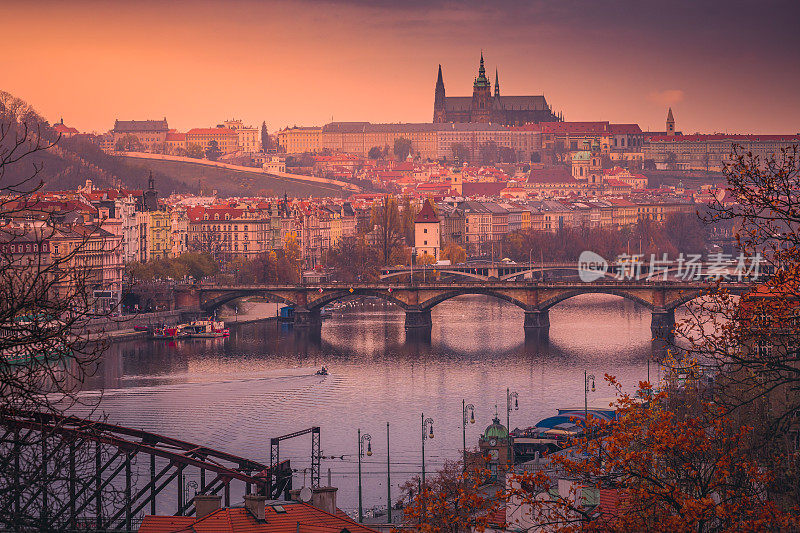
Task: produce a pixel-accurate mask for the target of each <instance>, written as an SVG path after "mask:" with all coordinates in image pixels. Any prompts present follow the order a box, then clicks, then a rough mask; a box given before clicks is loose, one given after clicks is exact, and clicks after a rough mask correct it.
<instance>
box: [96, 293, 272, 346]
mask: <svg viewBox="0 0 800 533" xmlns="http://www.w3.org/2000/svg"><path fill="white" fill-rule="evenodd" d="M240 305H241V310H242V311H243V312H242V313H234V314H233V315H221V316H219V317H218V319H219V320H222V321H224V322H225V325H226V326H235V325H240V324H251V323H253V322H263V321H267V320H276V319H277V309H278V306H277V304H273V303H264V302H243V303H242V304H240ZM189 314H196V313H186V312H182V311H162V312H159V313H146V314H145V313H143V314H140V315H131V316H130V317H125V316H123V317H120V318H118V319H115V320H109V321H106V323H105V324H102V325H101V324H96V325H93V327H90V329H94V328H97V329H98V331H95V332H93V333H91V334H90V335H89V339H90V340H107V341H111V342H118V341H127V340H135V339H145V338H147V337H148V334H147V332H146V331H137V330H136V329H134V326H146V325H149V324H179V323H181V322H188V321H189V318H192V317H189V316H187V315H189ZM193 318H196V317H193ZM120 326H127V327H120Z"/></svg>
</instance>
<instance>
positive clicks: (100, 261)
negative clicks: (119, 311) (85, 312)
mask: <svg viewBox="0 0 800 533" xmlns="http://www.w3.org/2000/svg"><path fill="white" fill-rule="evenodd" d="M48 234H49V235H50V236H49V239H48V241H49V248H50V254H51V258H50V262H51V263H56V262H60V268H61V269H63V270H64V271H66V272H73V271H74V272H76V273H77V274H76V276H75V277H74V278H73V277H72V276H70V275H67V276H64V277H62V278H61V281H60V282H59V283H58V284H56V286H55V287H54V291H55V293H56V294H54V296H55V297H56V298H58V295H59V294H65V293H68V292H69V291H71V290H73V287H74V286H73V284H75V283H86V284H88V285H89V286H90V287H93V292H92V295H93V296H94V298H95V299H94V301H93V302H92V306H93V308H94V309H95V310H96V311H98V312H108V311H109V310H111V309H112V308H113V307H114V306H115V305H116V304H117V303H118V302H119V301H120V299H121V298H122V277H123V268H124V265H123V262H122V249H121V246H120V245H121V241H122V238H121V237H119V236H117V235H114V234H113V233H111V232H109V231H106V230H104V229H103V228H101V227H99V226H96V225H92V224H87V225H84V224H59V225H57V226H54V227H53V228H52V231H51V232H49V233H48Z"/></svg>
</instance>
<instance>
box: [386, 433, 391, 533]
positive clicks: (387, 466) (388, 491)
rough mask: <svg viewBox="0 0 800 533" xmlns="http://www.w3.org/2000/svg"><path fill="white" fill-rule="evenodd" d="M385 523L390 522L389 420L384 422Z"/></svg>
mask: <svg viewBox="0 0 800 533" xmlns="http://www.w3.org/2000/svg"><path fill="white" fill-rule="evenodd" d="M386 523H387V524H391V523H392V463H391V461H390V460H389V422H386Z"/></svg>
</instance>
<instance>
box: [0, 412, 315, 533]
mask: <svg viewBox="0 0 800 533" xmlns="http://www.w3.org/2000/svg"><path fill="white" fill-rule="evenodd" d="M0 426H2V431H5V432H6V436H8V435H14V436H17V437H19V436H20V433H21V432H25V434H24V435H25V438H21V437H20V438H14V440H13V445H12V446H10V447H9V449H8V450H6V451H8V452H10V453H9V455H8V456H6V457H3V458H0V462H3V463H6V464H9V463H10V462H11V461H16V463H18V462H19V457H20V453H18V452H19V451H20V450H19V447H20V446H24V445H26V444H25V443H26V440H28V439H27V437H28V436H30V435H37V434H38V435H39V437H38V439H34V440H33V442H35V443H36V444H35V445H36V446H41V450H40V451H38V450H37V451H38V452H39V453H41V464H40V465H37V468H38V470H37V472H36V473H37V475H38V474H41V479H42V480H44V481H43V482H42V484H41V486H39V487H25V488H23V487H21V479H20V478H19V466H18V465H15V466H16V468H10V469H7V470H8V471H11V472H13V473H16V474H17V477H16V479H14V480H12V482H13V481H16V483H15V487H17V488H16V489H15V491H14V493H13V497H11V498H8V501H6V502H0V505H6V506H9V508H8V509H7V510H8V511H13V512H14V513H15V514H21V513H24V512H25V511H27V510H28V508H30V507H31V506H34V505H40V506H41V509H42V524H43V525H46V526H47V529H48V530H49V529H53V530H56V529H62V530H63V529H78V528H86V527H91V528H94V529H98V530H123V531H134V530H135V527H134V521H135V517H137V516H140V514H141V513H143V512H149V514H156V511H157V506H156V503H157V500H158V498H159V495H161V494H162V493H164V492H166V491H167V489H168V487H169V486H170V484H176V485H177V489H178V494H177V507H176V509H175V512H174V513H173V514H175V515H192V514H194V503H193V500H192V498H190V497H188V490H187V487H185V486H184V484H185V476H186V471H187V470H188V469H190V468H191V469H194V472H199V479H200V483H199V486H198V487H196V488H197V490H196V493H197V494H219V493H220V492H222V493H223V498H224V504H225V505H226V506H229V505H230V503H231V502H230V498H231V484H232V482H234V481H238V482H242V483H244V485H245V493H246V494H250V493H252V492H255V493H257V494H262V495H265V496H267V497H269V498H271V499H278V498H280V496H281V493H286V494H288V491H289V489H290V488H291V480H292V469H291V466H290V464H289V461H288V460H286V461H277V460H271V461H270V465H265V464H262V463H259V462H257V461H252V460H250V459H246V458H243V457H238V456H236V455H233V454H229V453H227V452H222V451H219V450H215V449H212V448H208V447H205V446H201V445H198V444H194V443H191V442H187V441H183V440H179V439H174V438H171V437H166V436H163V435H158V434H156V433H150V432H148V431H143V430H139V429H134V428H128V427H124V426H118V425H114V424H108V423H105V422H99V421H94V420H87V419H82V418H78V417H73V416H62V415H57V414H50V413H39V412H28V411H14V412H5V413H2V414H1V415H0ZM313 430H315V431H314V433H313V435H314V442H315V443H316V444H315V447H312V448H313V449H314V450H317V455H316V456H315V455H313V454H312V457H317V459H316V463H315V464H316V465H317V466H316V468H317V471H316V472H317V474H316V475H317V480H318V479H319V428H313ZM308 431H312V430H308ZM301 434H302V433H301ZM281 438H284V437H279V439H281ZM272 441H273V443H274V441H275V439H272ZM3 442H8V441H7V440H4V441H3ZM273 446H275V445H274V444H273ZM59 453H61V454H62V455H58V454H59ZM64 456H66V458H67V459H66V461H67V462H68V466H67V467H66V468H67V469H68V475H67V478H68V479H66V480H64V479H61V480H60V481H61V482H62V483H63V485H64V489H65V493H66V494H67V497H66V499H64V501H53V498H50V500H48V493H49V491H48V486H47V483H48V481H47V479H48V478H47V469H48V467H52V466H53V461H62V460H64V459H63V457H64ZM78 456H80V457H81V458H82V463H83V464H84V466H85V467H87V468H88V467H91V466H92V465H91V463H94V465H93V468H91V472H90V475H88V476H87V475H86V473H85V472H83V473H82V474H78V473H77V472H76V464H75V463H76V457H78ZM137 456H141V457H144V458H146V459H149V472H148V474H149V476H144V478H145V480H147V483H146V484H144V486H142V487H141V488H139V487H136V486H134V485H135V483H134V481H135V480H134V473H133V463H134V459H135V458H136V457H137ZM87 457H88V458H90V460H89V461H87V460H86V458H87ZM156 459H159V462H160V463H161V464H163V465H164V466H163V467H162V468H160V469H159V468H157V464H156ZM87 465H88V466H87ZM12 478H13V475H12ZM148 478H149V479H148ZM209 478H210V480H209ZM176 480H177V481H176ZM174 481H176V483H173V482H174ZM317 483H318V481H317ZM109 487H113V488H116V489H118V492H119V493H120V495H121V498H120V499H119V500H120V501H119V502H117V503H118V504H121V505H114V503H113V502H108V501H105V500H106V499H107V498H106V496H105V495H107V494H108V490H107V489H108V488H109ZM5 514H6V513H3V515H5ZM87 517H91V518H89V519H87Z"/></svg>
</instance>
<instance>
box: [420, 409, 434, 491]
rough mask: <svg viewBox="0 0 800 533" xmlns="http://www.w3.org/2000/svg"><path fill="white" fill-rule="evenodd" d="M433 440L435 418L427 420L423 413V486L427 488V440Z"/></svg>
mask: <svg viewBox="0 0 800 533" xmlns="http://www.w3.org/2000/svg"><path fill="white" fill-rule="evenodd" d="M428 426H430V431H428ZM432 438H433V418H430V417H428V418H425V413H422V486H423V487H425V440H426V439H432Z"/></svg>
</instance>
